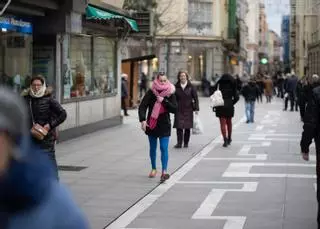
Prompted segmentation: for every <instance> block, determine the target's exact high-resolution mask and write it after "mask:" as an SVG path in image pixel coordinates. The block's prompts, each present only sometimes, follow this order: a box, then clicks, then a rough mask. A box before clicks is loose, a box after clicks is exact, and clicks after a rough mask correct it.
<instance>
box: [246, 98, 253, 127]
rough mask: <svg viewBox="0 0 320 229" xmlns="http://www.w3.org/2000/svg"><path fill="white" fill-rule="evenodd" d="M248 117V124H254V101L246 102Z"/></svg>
mask: <svg viewBox="0 0 320 229" xmlns="http://www.w3.org/2000/svg"><path fill="white" fill-rule="evenodd" d="M245 105H246V116H247V121H248V122H254V108H255V102H254V101H246V104H245Z"/></svg>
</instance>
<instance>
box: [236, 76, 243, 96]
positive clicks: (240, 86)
mask: <svg viewBox="0 0 320 229" xmlns="http://www.w3.org/2000/svg"><path fill="white" fill-rule="evenodd" d="M236 82H237V90H238V92H240V91H241V89H242V81H241V79H240V76H239V75H238V74H237V75H236Z"/></svg>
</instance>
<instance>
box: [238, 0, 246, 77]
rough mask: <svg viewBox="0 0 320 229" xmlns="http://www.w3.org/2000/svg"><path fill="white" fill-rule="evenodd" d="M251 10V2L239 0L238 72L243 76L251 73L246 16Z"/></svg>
mask: <svg viewBox="0 0 320 229" xmlns="http://www.w3.org/2000/svg"><path fill="white" fill-rule="evenodd" d="M248 12H249V3H248V1H247V0H237V14H236V15H237V20H238V26H239V39H240V41H239V64H238V69H237V72H236V73H237V74H238V75H239V76H243V75H244V74H246V75H247V74H249V69H248V65H247V64H248V63H247V56H248V52H247V44H248V35H249V28H248V25H247V22H246V17H247V14H248Z"/></svg>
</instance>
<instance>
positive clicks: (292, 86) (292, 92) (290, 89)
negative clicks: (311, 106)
mask: <svg viewBox="0 0 320 229" xmlns="http://www.w3.org/2000/svg"><path fill="white" fill-rule="evenodd" d="M297 84H298V77H297V76H296V75H295V74H292V75H291V77H290V78H289V79H288V81H287V83H286V87H285V91H286V93H287V96H288V98H289V100H290V107H291V109H290V111H294V107H295V104H296V90H297ZM287 109H288V99H287V100H286V101H285V107H284V110H285V111H286V110H287ZM296 111H298V107H297V106H296Z"/></svg>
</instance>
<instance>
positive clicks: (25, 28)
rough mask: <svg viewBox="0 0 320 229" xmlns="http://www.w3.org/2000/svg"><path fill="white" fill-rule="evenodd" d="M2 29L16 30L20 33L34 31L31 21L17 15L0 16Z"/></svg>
mask: <svg viewBox="0 0 320 229" xmlns="http://www.w3.org/2000/svg"><path fill="white" fill-rule="evenodd" d="M0 28H1V29H2V31H15V32H19V33H32V24H31V22H28V21H24V20H22V19H19V18H16V17H0Z"/></svg>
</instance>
